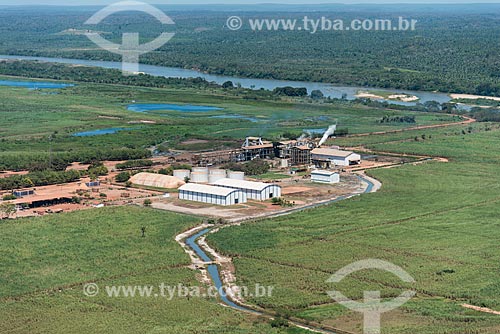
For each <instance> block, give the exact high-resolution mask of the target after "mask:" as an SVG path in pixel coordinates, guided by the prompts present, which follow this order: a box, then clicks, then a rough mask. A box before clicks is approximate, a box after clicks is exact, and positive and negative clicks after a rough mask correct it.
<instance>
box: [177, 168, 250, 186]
mask: <svg viewBox="0 0 500 334" xmlns="http://www.w3.org/2000/svg"><path fill="white" fill-rule="evenodd" d="M174 176H175V177H176V178H179V179H181V180H184V179H185V178H189V179H190V182H192V183H215V182H217V181H219V180H222V179H225V178H229V179H233V180H245V173H243V172H234V171H226V170H224V169H218V168H214V169H209V168H208V167H194V168H193V171H192V172H191V171H189V170H187V169H178V170H174Z"/></svg>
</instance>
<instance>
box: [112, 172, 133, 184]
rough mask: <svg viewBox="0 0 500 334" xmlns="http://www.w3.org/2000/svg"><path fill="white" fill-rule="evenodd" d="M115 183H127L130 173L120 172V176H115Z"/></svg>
mask: <svg viewBox="0 0 500 334" xmlns="http://www.w3.org/2000/svg"><path fill="white" fill-rule="evenodd" d="M115 180H116V182H127V181H128V180H130V173H129V172H121V173H120V174H118V175H116V176H115Z"/></svg>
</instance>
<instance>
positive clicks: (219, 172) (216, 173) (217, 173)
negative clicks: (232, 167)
mask: <svg viewBox="0 0 500 334" xmlns="http://www.w3.org/2000/svg"><path fill="white" fill-rule="evenodd" d="M226 177H227V172H226V171H225V170H224V169H212V170H210V174H209V176H208V180H209V183H215V182H217V181H219V180H221V179H225V178H226Z"/></svg>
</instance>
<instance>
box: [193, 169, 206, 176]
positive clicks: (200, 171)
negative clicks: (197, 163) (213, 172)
mask: <svg viewBox="0 0 500 334" xmlns="http://www.w3.org/2000/svg"><path fill="white" fill-rule="evenodd" d="M193 173H205V174H207V175H208V167H194V168H193Z"/></svg>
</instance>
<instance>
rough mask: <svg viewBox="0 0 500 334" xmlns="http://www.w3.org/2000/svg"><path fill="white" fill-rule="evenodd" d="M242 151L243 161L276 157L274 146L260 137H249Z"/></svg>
mask: <svg viewBox="0 0 500 334" xmlns="http://www.w3.org/2000/svg"><path fill="white" fill-rule="evenodd" d="M241 149H242V151H243V159H242V160H243V161H250V160H253V159H257V158H260V159H270V158H273V157H274V144H273V143H272V142H270V141H264V140H262V138H259V137H247V138H246V140H245V142H244V143H243V145H242V147H241Z"/></svg>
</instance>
